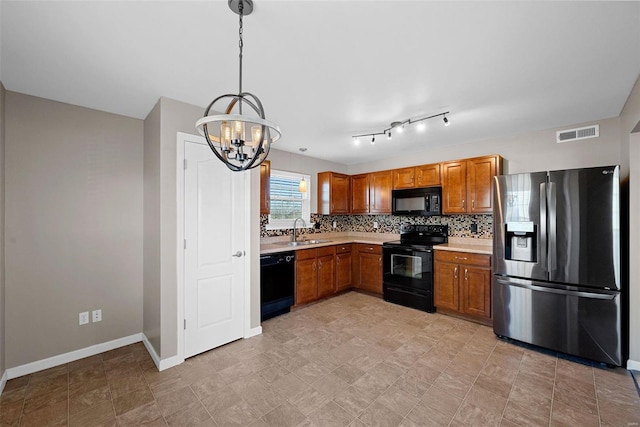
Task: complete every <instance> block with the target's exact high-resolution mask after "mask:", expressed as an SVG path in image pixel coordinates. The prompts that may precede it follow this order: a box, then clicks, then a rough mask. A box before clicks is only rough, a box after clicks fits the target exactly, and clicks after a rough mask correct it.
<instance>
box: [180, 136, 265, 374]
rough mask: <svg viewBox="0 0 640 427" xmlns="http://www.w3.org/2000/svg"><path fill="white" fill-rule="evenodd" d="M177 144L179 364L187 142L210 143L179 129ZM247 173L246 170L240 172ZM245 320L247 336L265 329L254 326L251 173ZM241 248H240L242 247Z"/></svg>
mask: <svg viewBox="0 0 640 427" xmlns="http://www.w3.org/2000/svg"><path fill="white" fill-rule="evenodd" d="M176 139H177V141H176V142H177V143H176V150H177V152H176V225H177V227H176V229H177V240H176V243H177V245H176V262H177V264H176V266H177V301H176V303H177V319H176V322H177V327H178V359H179V360H180V362H179V363H182V362H184V360H185V357H184V355H185V352H184V335H185V334H184V292H185V283H184V239H185V236H184V208H185V206H184V181H185V179H184V174H185V168H184V161H185V145H186V144H187V143H189V142H191V143H196V144H202V145H207V142H206V140H205V139H204V137H202V136H199V135H192V134H188V133H184V132H177V138H176ZM239 173H244V172H239ZM243 192H244V206H245V209H244V221H243V222H244V225H245V230H246V232H245V236H244V248H242V250H243V251H244V252H245V255H244V256H245V258H246V260H245V263H244V284H243V286H244V307H243V310H244V316H243V317H244V319H243V328H242V330H243V338H250V337H252V336H254V335H258V334H260V333H261V332H262V328H261V327H258V328H254V329H251V264H252V262H251V259H252V258H253V252H252V250H251V240H252V236H251V177H250V176H247V177H245V180H244V189H243ZM239 250H240V248H239Z"/></svg>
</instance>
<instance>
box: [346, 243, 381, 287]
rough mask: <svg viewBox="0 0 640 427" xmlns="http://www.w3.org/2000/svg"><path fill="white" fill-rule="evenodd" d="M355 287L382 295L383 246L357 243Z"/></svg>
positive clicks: (355, 245)
mask: <svg viewBox="0 0 640 427" xmlns="http://www.w3.org/2000/svg"><path fill="white" fill-rule="evenodd" d="M353 246H354V249H355V252H356V255H355V266H354V273H355V274H354V276H355V280H354V287H355V288H357V289H362V290H365V291H368V292H373V293H376V294H379V295H382V246H381V245H369V244H364V243H355V244H354V245H353Z"/></svg>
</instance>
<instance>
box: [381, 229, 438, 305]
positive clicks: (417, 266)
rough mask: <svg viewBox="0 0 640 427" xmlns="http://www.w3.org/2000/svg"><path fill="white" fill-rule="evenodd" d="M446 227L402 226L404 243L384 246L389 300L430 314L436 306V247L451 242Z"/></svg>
mask: <svg viewBox="0 0 640 427" xmlns="http://www.w3.org/2000/svg"><path fill="white" fill-rule="evenodd" d="M447 235H448V226H446V225H433V224H431V225H414V224H407V223H404V224H401V226H400V240H396V241H392V242H386V243H384V244H383V245H382V253H383V282H382V294H383V297H384V299H385V301H389V302H392V303H396V304H400V305H404V306H406V307H411V308H415V309H418V310H423V311H427V312H434V311H435V307H434V305H433V246H434V245H438V244H441V243H447V241H448V237H447Z"/></svg>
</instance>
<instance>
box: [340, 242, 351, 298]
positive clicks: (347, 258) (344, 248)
mask: <svg viewBox="0 0 640 427" xmlns="http://www.w3.org/2000/svg"><path fill="white" fill-rule="evenodd" d="M352 260H353V255H352V245H351V243H348V244H345V245H337V246H336V292H340V291H343V290H345V289H349V288H350V287H351V286H352V285H353V280H352V277H353V274H352V272H353V262H352Z"/></svg>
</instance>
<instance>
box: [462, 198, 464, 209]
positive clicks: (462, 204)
mask: <svg viewBox="0 0 640 427" xmlns="http://www.w3.org/2000/svg"><path fill="white" fill-rule="evenodd" d="M462 209H464V199H462Z"/></svg>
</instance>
